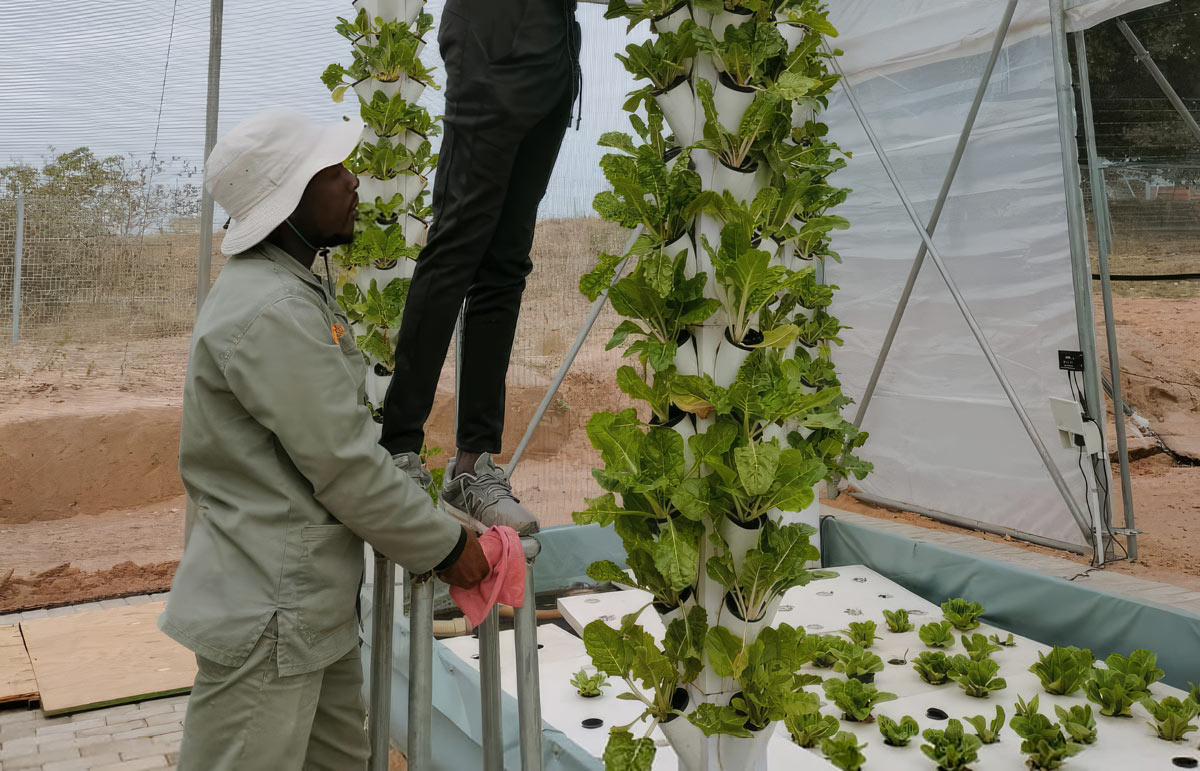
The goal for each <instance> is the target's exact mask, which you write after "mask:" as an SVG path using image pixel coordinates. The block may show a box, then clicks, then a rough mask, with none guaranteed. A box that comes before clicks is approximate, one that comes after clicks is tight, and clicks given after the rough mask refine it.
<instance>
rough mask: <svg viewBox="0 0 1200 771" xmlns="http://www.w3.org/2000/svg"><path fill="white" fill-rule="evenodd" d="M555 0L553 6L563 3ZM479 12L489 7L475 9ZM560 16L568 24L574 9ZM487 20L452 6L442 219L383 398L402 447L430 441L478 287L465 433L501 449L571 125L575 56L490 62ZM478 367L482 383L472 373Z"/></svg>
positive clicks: (388, 437)
mask: <svg viewBox="0 0 1200 771" xmlns="http://www.w3.org/2000/svg"><path fill="white" fill-rule="evenodd" d="M487 7H490V6H487V5H486V4H485V5H484V6H480V9H484V10H486V8H487ZM547 8H548V10H545V12H546V13H549V12H550V10H553V8H552V7H551V6H548V7H547ZM495 12H497V13H498V12H499V11H495ZM554 12H555V13H559V11H554ZM471 15H472V17H476V16H479V14H478V13H475V12H474V10H473V11H472V14H471ZM522 18H523V22H522V23H523V24H526V25H529V24H531V23H532V19H533V16H531V15H530V14H528V13H527V14H526V15H525V16H524V17H522ZM550 18H552V20H554V22H555V24H557V25H558V26H564V27H565V21H563V19H562V18H560V17H558V16H554V17H550ZM481 23H482V20H481V19H475V20H474V21H471V20H468V19H467V18H465V17H463V16H460V15H457V14H455V13H452V12H451V8H450V6H449V5H448V6H447V10H446V13H445V14H444V16H443V30H442V34H441V35H440V37H439V41H440V42H441V44H442V55H443V60H444V61H445V63H446V70H447V96H446V99H447V104H446V119H445V135H444V137H443V139H442V147H441V150H440V154H439V160H438V168H437V174H436V176H435V178H434V186H433V210H434V218H433V225H432V227H431V229H430V233H429V240H428V243H427V244H426V246H425V248H424V250H422V252H421V257H420V259H418V260H417V266H416V270H415V272H414V274H413V279H412V284H411V286H410V288H409V294H408V299H407V301H406V303H405V308H404V315H403V317H402V319H401V323H400V330H399V332H398V333H397V340H396V368H395V371H394V375H393V377H392V384H391V386H390V387H389V389H388V393H387V396H386V397H385V399H384V405H383V437H382V444H383V446H384V447H385V448H387V450H388V451H390V452H392V453H393V454H394V453H399V452H419V451H420V449H421V445H422V444H423V442H424V438H425V432H424V425H425V421H426V420H427V419H428V417H429V412H430V410H431V408H432V406H433V399H434V395H435V393H436V390H437V383H438V378H439V376H440V374H441V369H442V364H443V362H444V361H445V359H446V351H447V349H448V348H449V344H450V337H451V335H452V334H453V332H454V325H455V321H456V319H457V317H458V312H459V308H460V307H461V306H462V304H463V301H464V300H465V299H467V298H468V297H469V298H470V300H469V303H468V306H467V314H468V315H469V320H468V322H467V327H468V329H467V330H466V331H465V333H464V348H465V350H464V359H465V360H466V361H464V367H463V373H462V374H463V377H462V380H463V383H464V393H463V394H460V399H459V402H460V403H466V402H472V403H475V402H478V404H479V407H478V411H475V412H472V411H471V410H472V409H473V408H468V409H467V410H466V412H465V417H466V419H467V421H469V422H470V424H471V425H473V426H474V428H470V427H464V430H463V431H460V437H461V438H462V440H463V441H466V442H470V443H471V444H472V445H478V447H476V446H466V447H464V449H467V450H471V451H485V450H491V449H492V448H493V447H494V448H495V449H497V450H498V449H499V443H500V435H501V432H502V429H503V420H504V377H505V373H506V371H507V368H508V356H509V355H510V353H511V350H512V338H513V334H514V332H515V330H516V319H517V314H518V311H519V309H520V297H521V290H522V289H523V288H524V279H525V276H526V275H527V274H528V273H529V269H530V267H531V265H530V261H529V246H530V244H531V243H532V239H533V224H534V220H535V218H536V213H537V204H538V202H539V201H540V200H541V197H542V195H543V194H544V193H545V190H546V182H547V180H548V179H549V176H550V171H551V169H552V168H553V165H554V160H555V157H556V155H557V152H558V146H559V143H560V142H561V139H562V134H563V132H564V131H565V129H566V123H567V114H568V112H569V108H570V105H569V100H570V88H569V83H568V81H567V78H568V77H569V68H568V66H567V64H568V62H567V59H566V58H565V56H559V57H558V58H557V59H553V60H551V61H550V62H549V64H550V65H553V66H534V64H535V63H536V62H531V63H530V64H529V65H522V66H520V67H514V66H513V65H511V64H502V63H501V62H500V61H490V60H488V58H487V57H488V56H489V52H488V50H487V47H486V46H484V45H483V42H484V41H483V40H482V39H481V36H484V35H486V34H487V30H486V29H483V28H474V29H473V27H472V25H478V24H481ZM543 27H545V25H543ZM531 28H536V27H531ZM538 29H541V28H538ZM526 38H530V40H535V41H536V40H538V39H540V38H538V37H536V36H533V37H531V36H528V35H525V36H522V37H520V38H519V40H520V41H522V43H523V44H526V45H528V44H529V41H528V40H526ZM547 39H552V37H551V38H547ZM548 50H554V47H553V46H551V47H550V49H548ZM468 377H470V378H472V379H477V381H478V382H479V383H480V384H482V385H481V387H480V388H478V389H477V388H475V387H474V386H473V385H471V384H469V383H468ZM482 415H487V416H488V418H487V419H484V418H483V417H481V416H482ZM464 432H465V433H464ZM485 445H486V446H485ZM460 446H462V445H461V444H460Z"/></svg>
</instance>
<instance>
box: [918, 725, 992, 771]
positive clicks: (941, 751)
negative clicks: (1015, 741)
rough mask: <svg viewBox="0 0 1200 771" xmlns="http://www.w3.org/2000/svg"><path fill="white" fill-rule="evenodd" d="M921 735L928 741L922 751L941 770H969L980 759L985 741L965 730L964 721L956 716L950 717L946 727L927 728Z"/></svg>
mask: <svg viewBox="0 0 1200 771" xmlns="http://www.w3.org/2000/svg"><path fill="white" fill-rule="evenodd" d="M921 736H922V737H924V738H925V741H926V744H922V745H921V752H924V753H925V757H927V758H929V759H930V760H932V761H933V762H934V763H936V764H937V767H938V769H939V771H967V769H968V768H969V767H970V764H971V763H974V762H975V761H976V760H978V759H979V747H980V745H981V744H982V743H983V742H981V741H980V740H979V737H978V736H975V735H973V734H968V733H966V732H964V731H963V726H962V723H961V722H960V721H958V720H955V719H954V718H950V722H949V723H948V724H947V725H946V727H945V728H944V729H941V728H926V729H925V731H924V732H922V734H921Z"/></svg>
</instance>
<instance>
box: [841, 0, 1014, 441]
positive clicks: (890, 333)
mask: <svg viewBox="0 0 1200 771" xmlns="http://www.w3.org/2000/svg"><path fill="white" fill-rule="evenodd" d="M1016 10H1017V0H1009V1H1008V7H1007V8H1005V9H1004V18H1002V19H1001V20H1000V28H999V29H998V30H996V39H995V41H994V42H993V43H992V54H991V56H990V57H989V58H988V62H987V66H986V67H984V68H983V75H982V77H981V78H980V80H979V88H977V89H976V90H975V99H974V101H972V102H971V109H970V110H969V111H968V112H967V119H966V121H964V122H963V127H962V131H961V132H959V135H958V145H957V146H955V148H954V156H953V157H952V158H951V159H950V167H949V168H948V169H946V176H945V177H944V178H943V179H942V189H941V190H939V191H938V197H937V201H936V202H935V203H934V205H933V213H931V214H930V215H929V224H928V225H927V226H926V228H925V229H926V231H927V232H928V233H929V234H930V235H933V231H934V230H936V229H937V225H938V220H940V219H941V216H942V208H943V207H944V206H945V205H946V199H947V198H949V196H950V187H951V185H953V184H954V177H955V176H956V175H957V174H958V167H959V164H960V163H961V162H962V159H963V155H964V154H965V153H966V150H967V140H968V139H969V138H970V136H971V130H972V129H973V128H974V127H975V119H976V118H977V117H978V115H979V108H980V106H981V105H982V104H983V97H984V94H985V93H986V92H987V89H988V84H989V83H991V80H992V72H993V71H995V69H996V61H997V60H998V59H999V58H1000V51H1001V50H1002V49H1003V48H1004V39H1005V38H1006V37H1007V36H1008V28H1009V26H1010V25H1011V24H1012V18H1013V14H1014V13H1015V12H1016ZM926 251H927V249H926V246H925V243H924V242H922V243H921V246H920V248H919V249H917V256H916V259H914V260H913V265H912V269H911V270H909V272H908V280H907V281H905V282H904V291H902V292H901V293H900V301H899V302H898V303H897V304H896V312H895V313H894V314H892V323H891V324H890V325H888V330H887V334H885V335H884V336H883V345H881V346H880V347H879V356H878V357H876V359H875V368H874V369H873V370H871V378H870V379H869V380H868V381H867V388H866V390H865V391H863V395H862V399H861V400H860V401H859V404H858V411H857V412H856V413H855V415H854V427H855V428H862V424H863V419H864V418H865V417H866V414H867V408H868V407H870V406H871V398H872V397H873V396H874V395H875V387H876V386H877V385H878V384H879V376H880V375H881V374H882V373H883V366H884V364H886V363H887V358H888V353H890V352H891V350H892V342H893V341H894V340H895V339H896V331H897V330H899V329H900V321H901V320H902V319H903V318H904V311H905V310H907V309H908V301H909V298H910V297H912V292H913V287H915V286H916V284H917V276H918V274H920V272H921V266H922V265H924V264H925V253H926Z"/></svg>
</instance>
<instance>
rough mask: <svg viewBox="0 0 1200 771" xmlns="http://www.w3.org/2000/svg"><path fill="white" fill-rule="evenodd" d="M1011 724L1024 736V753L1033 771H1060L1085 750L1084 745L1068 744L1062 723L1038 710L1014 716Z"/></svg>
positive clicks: (1017, 732)
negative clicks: (1069, 759) (1068, 761)
mask: <svg viewBox="0 0 1200 771" xmlns="http://www.w3.org/2000/svg"><path fill="white" fill-rule="evenodd" d="M1009 725H1010V726H1011V727H1012V729H1013V731H1015V732H1016V734H1017V735H1018V736H1020V737H1021V739H1022V741H1021V753H1022V754H1024V755H1025V756H1026V758H1025V763H1026V765H1028V766H1029V768H1030V769H1032V771H1041V769H1053V768H1058V767H1060V766H1061V765H1062V764H1063V762H1064V761H1066V759H1067V758H1069V757H1071V756H1072V755H1074V754H1076V753H1078V752H1080V751H1081V750H1082V749H1083V745H1082V744H1078V743H1076V742H1069V741H1067V739H1066V737H1064V736H1063V732H1062V729H1060V728H1059V726H1058V724H1056V723H1052V722H1050V718H1048V717H1046V716H1045V715H1043V714H1041V713H1040V712H1037V711H1036V710H1033V711H1031V712H1028V713H1027V714H1018V715H1014V716H1013V719H1012V720H1011V721H1009Z"/></svg>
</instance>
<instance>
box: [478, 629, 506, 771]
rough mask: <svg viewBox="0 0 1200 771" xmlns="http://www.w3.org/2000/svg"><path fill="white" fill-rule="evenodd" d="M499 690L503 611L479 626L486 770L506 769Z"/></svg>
mask: <svg viewBox="0 0 1200 771" xmlns="http://www.w3.org/2000/svg"><path fill="white" fill-rule="evenodd" d="M500 696H501V691H500V613H499V611H498V610H497V608H496V607H494V606H493V607H492V609H491V610H490V611H489V612H488V614H487V618H485V619H484V620H483V623H482V624H480V625H479V708H480V713H481V715H482V717H483V771H504V723H503V720H502V716H501V711H500V710H501V698H500Z"/></svg>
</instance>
